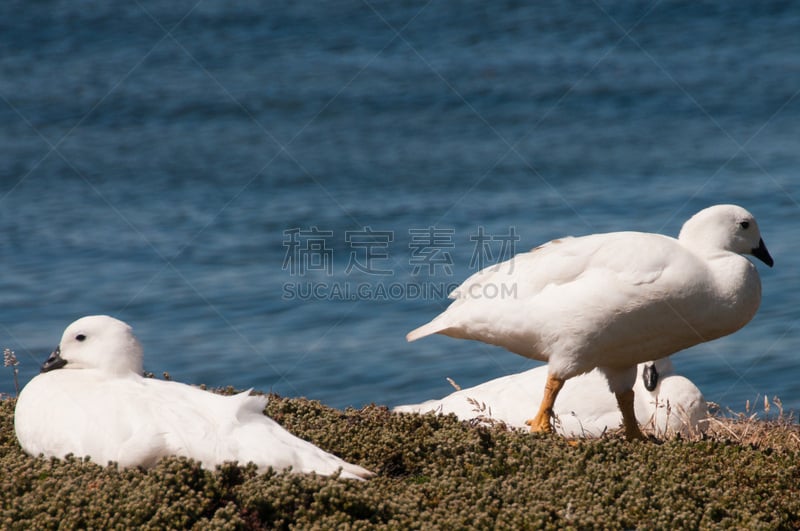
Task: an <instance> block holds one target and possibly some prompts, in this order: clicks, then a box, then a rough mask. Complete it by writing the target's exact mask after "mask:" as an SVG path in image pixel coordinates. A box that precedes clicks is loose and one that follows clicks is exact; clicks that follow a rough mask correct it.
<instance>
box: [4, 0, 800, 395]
mask: <svg viewBox="0 0 800 531" xmlns="http://www.w3.org/2000/svg"><path fill="white" fill-rule="evenodd" d="M231 4H234V5H231ZM798 27H800V8H799V7H797V6H792V5H789V4H784V3H780V2H762V3H759V4H757V5H753V6H750V7H736V8H734V7H724V6H717V5H715V4H706V3H698V2H686V3H684V2H655V3H632V2H623V1H615V2H599V3H595V2H564V3H559V4H558V5H557V6H551V5H546V6H538V5H534V6H529V5H526V4H525V3H518V2H502V3H501V2H493V3H486V2H483V1H480V2H447V1H444V2H431V3H425V2H376V1H369V2H368V1H352V2H347V1H341V2H324V3H321V2H304V1H301V2H268V3H262V2H252V3H248V2H236V3H229V2H224V1H222V0H206V1H201V2H195V1H191V2H178V1H172V0H170V1H165V0H158V1H139V2H134V3H131V4H124V5H123V4H120V3H113V2H111V3H103V2H89V1H62V2H58V1H40V2H22V1H20V2H16V1H11V2H3V3H2V4H0V123H1V124H2V127H0V225H1V226H0V238H1V241H2V247H1V249H2V262H1V263H2V275H0V347H8V348H11V349H13V350H15V351H16V353H17V356H18V358H19V359H20V367H19V368H20V381H21V383H23V384H24V383H25V382H27V381H28V380H29V379H30V378H31V377H33V375H34V374H35V373H36V372H37V370H38V366H39V364H40V363H41V362H42V361H43V360H44V359H45V357H46V356H47V354H48V353H49V352H50V351H51V350H52V348H53V347H55V346H56V344H57V343H58V341H59V339H60V337H61V333H62V331H63V329H64V327H65V326H66V325H67V324H69V323H70V322H71V321H73V320H74V319H76V318H78V317H80V316H82V315H87V314H97V313H108V314H111V315H114V316H117V317H119V318H121V319H123V320H125V321H127V322H129V323H130V324H132V325H133V326H134V328H135V330H136V333H137V335H138V336H139V338H140V340H141V341H142V343H143V345H144V347H145V366H146V368H147V369H148V370H150V371H153V372H155V373H156V374H160V373H161V372H162V371H168V372H169V373H170V374H171V375H172V377H173V378H174V379H178V380H181V381H185V382H190V383H205V384H208V385H210V386H225V385H233V386H235V387H237V388H247V387H255V388H257V389H261V390H265V391H269V390H272V391H275V392H278V393H281V394H284V395H288V396H307V397H309V398H313V399H318V400H321V401H323V402H325V403H327V404H329V405H332V406H335V407H346V406H349V405H352V406H361V405H363V404H367V403H370V402H375V403H379V404H387V405H395V404H400V403H404V402H409V401H419V400H423V399H428V398H433V397H436V396H441V395H443V394H446V393H447V392H449V391H450V390H451V388H450V386H449V385H448V384H447V382H446V381H445V377H451V378H453V379H454V380H455V381H456V382H458V383H459V384H460V385H462V386H468V385H473V384H476V383H478V382H481V381H484V380H486V379H489V378H491V377H495V376H499V375H502V374H508V373H511V372H516V371H520V370H523V369H526V368H529V367H531V366H533V365H535V362H532V361H530V360H526V359H524V358H522V357H519V356H516V355H514V354H511V353H509V352H506V351H504V350H502V349H497V348H492V347H488V346H485V345H481V344H478V343H474V342H465V341H457V340H454V339H449V338H444V337H435V338H428V339H426V340H424V341H420V342H418V343H413V344H407V343H406V342H405V338H404V336H405V334H406V332H407V331H409V330H410V329H412V328H414V327H416V326H418V325H420V324H422V323H424V322H426V321H428V320H429V319H431V318H432V317H434V316H435V315H436V314H437V313H438V312H440V311H441V310H442V309H443V308H444V307H445V306H446V304H447V303H446V300H445V298H444V296H443V293H442V291H443V290H444V289H445V287H446V286H448V285H451V284H452V283H458V282H460V281H462V280H464V279H465V278H466V277H467V276H468V275H469V274H470V273H471V272H473V271H474V270H475V265H476V264H472V267H471V266H470V262H471V261H472V260H473V259H476V258H480V259H484V260H488V259H489V256H488V254H485V255H481V253H478V254H477V255H476V253H475V251H476V249H483V250H485V249H488V250H490V251H491V252H492V256H491V257H492V258H497V256H498V255H500V254H501V251H502V249H501V246H502V242H503V240H502V237H503V236H504V235H512V236H513V235H515V236H517V237H518V238H519V239H518V241H516V242H513V243H514V249H513V250H514V251H523V250H527V249H529V248H531V247H533V246H534V245H537V244H539V243H541V242H544V241H547V240H549V239H551V238H554V237H558V236H563V235H567V234H572V235H580V234H588V233H594V232H604V231H613V230H629V229H630V230H642V231H653V232H663V233H666V234H672V235H675V234H677V232H678V230H679V229H680V226H681V224H682V223H683V221H684V220H685V219H687V218H688V217H689V216H690V215H691V214H693V213H694V212H696V211H697V210H699V209H701V208H703V207H705V206H708V205H710V204H714V203H726V202H733V203H739V204H741V205H743V206H745V207H747V208H748V209H749V210H751V211H752V212H753V213H754V214H756V216H757V217H758V219H759V223H760V225H761V228H762V232H763V235H764V239H765V241H766V243H767V245H768V247H769V249H770V251H771V253H772V255H773V256H774V258H775V262H776V264H775V267H774V269H768V268H767V267H766V266H763V264H760V263H759V264H758V267H759V270H760V271H761V274H762V283H763V286H764V293H763V301H762V305H761V309H760V310H759V312H758V314H757V316H756V317H755V318H754V319H753V321H752V322H751V323H750V324H749V325H747V326H746V327H745V328H744V329H743V330H741V331H739V332H738V333H736V334H735V335H733V336H730V337H728V338H724V339H722V340H718V341H716V342H713V343H710V344H706V345H701V346H697V347H695V348H692V349H690V350H689V351H686V352H683V353H680V354H678V355H676V356H675V358H674V363H675V365H676V367H677V369H678V370H679V371H680V372H682V373H683V374H685V375H687V376H689V377H690V378H691V379H692V380H693V381H694V382H695V383H696V384H697V385H698V386H699V387H700V388H701V389H702V391H703V392H704V393H705V395H706V397H707V398H708V399H709V400H712V401H715V402H718V403H720V404H721V405H722V406H723V407H730V408H733V409H735V410H742V409H743V408H744V405H745V402H746V401H747V400H750V401H751V402H752V401H754V400H756V399H758V398H759V397H763V395H765V394H766V395H768V396H769V397H770V398H771V397H773V396H778V397H780V399H781V400H782V402H783V404H784V406H785V407H786V408H787V409H794V410H798V409H800V383H798V382H800V378H798V376H800V371H798V368H797V353H798V351H800V327H799V326H798V322H800V309H799V307H800V305H798V303H797V301H798V292H799V291H800V276H799V275H798V274H797V271H798V269H799V268H798V266H799V265H800V253H799V252H798V251H799V249H798V244H799V242H800V240H799V239H798V236H797V234H798V221H799V220H800V203H799V202H800V186H799V185H800V179H798V175H797V173H798V168H800V145H799V143H798V138H800V137H798V134H797V131H798V129H797V128H798V125H797V124H798V123H800V59H798V58H800V32H798V31H797V28H798ZM367 227H369V228H370V229H371V230H372V231H375V232H377V235H375V234H373V235H365V234H366V233H365V228H367ZM430 227H433V228H435V229H436V231H434V233H432V234H431V233H427V234H428V237H430V236H431V235H433V236H436V241H435V242H433V243H435V244H436V245H434V246H430V245H428V246H425V245H424V243H425V242H426V241H427V240H426V236H425V234H426V232H425V231H426V230H427V229H429V228H430ZM313 230H317V231H320V232H321V233H322V235H323V236H319V235H317V236H315V237H312V236H309V235H310V234H312V232H311V231H313ZM481 230H482V231H483V234H484V235H486V236H487V237H489V238H491V237H495V239H494V240H492V239H488V240H486V241H485V242H483V243H486V244H487V246H488V247H483V246H479V247H476V245H477V244H478V243H479V242H477V241H475V240H474V239H473V240H471V239H470V237H473V238H474V237H475V235H476V234H478V233H479V231H481ZM419 231H421V232H419ZM359 238H361V239H359ZM365 238H366V240H365ZM294 241H296V242H297V245H296V246H295V244H294V243H293V242H294ZM365 241H366V242H367V243H364V242H365ZM354 242H355V243H354ZM359 242H360V243H361V245H362V246H360V247H359ZM370 242H371V243H370ZM315 245H317V247H315ZM315 249H316V250H315ZM505 250H506V251H509V249H508V248H507V249H505ZM300 251H304V252H302V253H301V252H300ZM368 252H369V253H372V254H371V257H367V254H366V253H368ZM488 261H489V262H491V261H490V260H488ZM485 265H486V264H485ZM360 269H366V271H362V270H360ZM380 272H384V273H388V274H378V273H380ZM320 286H322V288H320ZM359 286H366V287H359ZM408 286H416V287H417V288H420V289H422V288H424V289H425V290H427V291H426V292H424V293H409V292H408V291H407V290H408V289H411V288H408ZM381 289H383V290H384V291H381ZM303 290H305V291H303ZM309 290H312V291H309ZM313 290H316V291H313ZM348 290H349V291H348ZM358 290H360V291H358ZM391 290H395V291H394V292H392V291H391ZM354 292H355V296H354ZM0 392H2V393H13V392H14V384H13V377H12V372H11V370H10V369H4V370H3V371H2V372H0Z"/></svg>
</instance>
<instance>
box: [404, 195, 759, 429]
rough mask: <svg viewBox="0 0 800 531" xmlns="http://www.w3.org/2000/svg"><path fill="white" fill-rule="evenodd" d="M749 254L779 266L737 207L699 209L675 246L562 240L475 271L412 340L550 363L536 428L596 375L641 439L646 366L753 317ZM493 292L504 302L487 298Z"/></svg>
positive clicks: (670, 241)
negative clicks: (489, 347) (566, 388)
mask: <svg viewBox="0 0 800 531" xmlns="http://www.w3.org/2000/svg"><path fill="white" fill-rule="evenodd" d="M743 254H750V255H753V256H755V257H756V258H759V259H760V260H762V261H763V262H764V263H766V264H767V265H768V266H770V267H772V265H773V260H772V257H771V256H770V254H769V252H768V251H767V248H766V246H765V245H764V241H763V240H762V238H761V233H760V232H759V229H758V224H757V223H756V220H755V218H754V217H753V215H752V214H750V213H749V212H748V211H747V210H745V209H744V208H742V207H739V206H736V205H716V206H712V207H709V208H706V209H704V210H701V211H700V212H698V213H697V214H695V215H694V216H693V217H692V218H691V219H689V220H688V221H687V222H686V223H685V224H684V225H683V228H682V229H681V232H680V235H679V236H678V238H677V239H675V238H670V237H668V236H664V235H660V234H652V233H641V232H613V233H607V234H594V235H589V236H583V237H579V238H571V237H570V238H564V239H560V240H553V241H551V242H549V243H547V244H545V245H542V246H541V247H537V248H536V249H534V250H533V251H531V252H528V253H522V254H518V255H517V256H515V257H514V258H512V259H511V260H508V261H507V262H503V263H501V264H498V265H496V266H492V267H489V268H486V269H483V270H481V271H479V272H477V273H475V274H474V275H472V276H471V277H470V278H468V279H467V280H466V281H465V282H464V283H463V284H461V285H460V286H459V287H458V288H456V289H455V290H454V291H453V292H452V293H451V294H450V298H453V299H455V301H454V302H453V303H452V304H451V305H450V306H449V307H448V308H447V309H446V310H445V311H444V312H442V313H441V314H440V315H439V316H437V317H436V318H435V319H433V320H432V321H431V322H429V323H428V324H425V325H423V326H421V327H419V328H417V329H416V330H413V331H412V332H410V333H409V334H408V335H407V336H406V338H407V339H408V341H415V340H417V339H420V338H422V337H425V336H428V335H431V334H444V335H447V336H451V337H455V338H462V339H475V340H478V341H483V342H485V343H491V344H493V345H499V346H502V347H505V348H506V349H508V350H510V351H512V352H515V353H517V354H521V355H523V356H526V357H529V358H532V359H536V360H540V361H547V362H548V377H547V381H546V384H545V391H544V395H543V397H542V401H541V404H540V406H539V411H538V413H537V414H536V416H535V417H534V418H532V419H530V420H529V421H528V422H527V424H528V425H529V426H530V428H531V431H543V432H550V431H552V426H551V418H552V416H553V405H554V403H555V400H556V397H557V396H558V392H559V390H560V389H561V387H562V386H563V385H564V381H565V380H567V379H569V378H572V377H573V376H577V375H579V374H583V373H585V372H588V371H590V370H592V369H594V368H598V369H599V370H600V371H601V372H602V373H603V374H604V375H605V376H606V378H607V379H608V384H609V388H610V389H611V391H612V392H613V393H614V394H615V395H616V399H617V404H618V406H619V409H620V412H621V413H622V421H623V425H624V427H625V434H626V437H627V438H628V439H641V438H643V437H644V436H643V435H642V432H641V431H640V429H639V426H638V425H637V423H636V417H635V415H634V397H633V389H632V388H633V384H634V381H635V378H636V364H637V363H641V362H645V361H648V360H656V359H659V358H663V357H665V356H669V355H670V354H673V353H675V352H678V351H680V350H683V349H685V348H688V347H691V346H693V345H696V344H698V343H702V342H705V341H710V340H712V339H716V338H719V337H722V336H725V335H728V334H731V333H733V332H735V331H736V330H738V329H740V328H741V327H742V326H744V325H745V324H746V323H747V322H748V321H750V319H751V318H752V317H753V315H754V314H755V312H756V310H757V309H758V306H759V304H760V302H761V281H760V279H759V276H758V271H757V270H756V268H755V266H754V265H753V264H752V263H751V262H750V261H749V260H748V259H746V258H744V257H743V256H742V255H743ZM486 286H490V287H492V290H491V293H499V294H501V295H503V296H498V297H495V298H486V297H481V294H483V293H489V290H486V289H485V287H486Z"/></svg>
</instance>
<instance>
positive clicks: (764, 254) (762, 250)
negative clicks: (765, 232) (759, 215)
mask: <svg viewBox="0 0 800 531" xmlns="http://www.w3.org/2000/svg"><path fill="white" fill-rule="evenodd" d="M750 254H752V255H753V256H755V257H756V258H758V259H759V260H761V261H762V262H764V263H765V264H767V265H768V266H770V267H772V264H774V263H775V261H774V260H772V257H771V256H770V255H769V251H767V246H766V245H764V240H758V247H756V248H755V249H753V250H752V251H750Z"/></svg>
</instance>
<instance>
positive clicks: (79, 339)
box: [75, 334, 86, 341]
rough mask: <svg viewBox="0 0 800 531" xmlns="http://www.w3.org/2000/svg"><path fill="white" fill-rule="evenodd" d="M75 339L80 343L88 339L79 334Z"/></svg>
mask: <svg viewBox="0 0 800 531" xmlns="http://www.w3.org/2000/svg"><path fill="white" fill-rule="evenodd" d="M75 339H77V340H78V341H83V340H84V339H86V336H85V335H83V334H78V335H77V336H75Z"/></svg>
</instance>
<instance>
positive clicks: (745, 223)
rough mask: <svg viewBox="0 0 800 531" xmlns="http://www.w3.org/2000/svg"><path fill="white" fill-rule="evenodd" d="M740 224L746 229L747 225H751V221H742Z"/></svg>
mask: <svg viewBox="0 0 800 531" xmlns="http://www.w3.org/2000/svg"><path fill="white" fill-rule="evenodd" d="M739 226H740V227H742V228H743V229H746V228H747V227H749V226H750V222H749V221H742V222H741V223H739Z"/></svg>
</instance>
